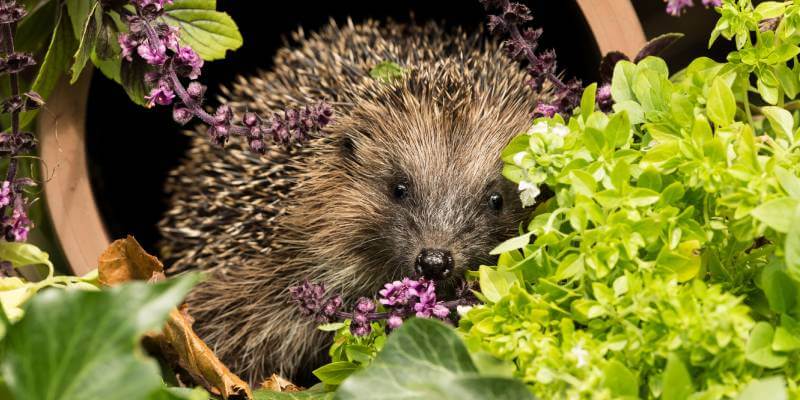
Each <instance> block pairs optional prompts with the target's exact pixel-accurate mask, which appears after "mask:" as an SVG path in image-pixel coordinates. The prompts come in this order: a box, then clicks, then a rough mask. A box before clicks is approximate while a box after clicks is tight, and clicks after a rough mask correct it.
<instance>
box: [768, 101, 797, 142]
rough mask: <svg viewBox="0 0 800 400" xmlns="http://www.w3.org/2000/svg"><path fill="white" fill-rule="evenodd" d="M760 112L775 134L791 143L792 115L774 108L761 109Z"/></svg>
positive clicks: (779, 108)
mask: <svg viewBox="0 0 800 400" xmlns="http://www.w3.org/2000/svg"><path fill="white" fill-rule="evenodd" d="M761 111H762V112H763V113H764V116H766V117H767V119H768V120H769V124H770V125H771V126H772V129H773V130H774V131H775V133H777V134H778V135H779V136H782V137H784V138H787V139H789V141H793V132H794V119H793V118H792V113H790V112H789V111H786V110H784V109H783V108H781V107H774V106H764V107H761Z"/></svg>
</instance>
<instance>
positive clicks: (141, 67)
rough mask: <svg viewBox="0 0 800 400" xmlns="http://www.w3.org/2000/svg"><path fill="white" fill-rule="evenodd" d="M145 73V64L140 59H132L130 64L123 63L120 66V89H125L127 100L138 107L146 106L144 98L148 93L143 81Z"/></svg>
mask: <svg viewBox="0 0 800 400" xmlns="http://www.w3.org/2000/svg"><path fill="white" fill-rule="evenodd" d="M146 72H147V63H146V62H145V61H144V60H142V59H141V58H134V59H133V60H132V61H131V62H124V63H122V65H121V66H120V72H119V77H120V83H121V84H122V88H123V89H125V93H127V94H128V98H130V99H131V101H132V102H134V103H136V104H138V105H140V106H146V105H147V100H145V98H144V97H145V96H146V95H147V94H148V92H149V90H148V88H147V85H146V84H145V79H144V75H145V73H146Z"/></svg>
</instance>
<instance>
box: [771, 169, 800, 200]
mask: <svg viewBox="0 0 800 400" xmlns="http://www.w3.org/2000/svg"><path fill="white" fill-rule="evenodd" d="M775 176H776V177H777V178H778V182H780V184H781V187H783V190H785V191H786V193H787V194H788V195H789V197H791V198H793V199H797V200H800V178H798V177H797V176H796V175H795V174H793V173H791V172H789V171H787V170H785V169H783V168H781V167H775Z"/></svg>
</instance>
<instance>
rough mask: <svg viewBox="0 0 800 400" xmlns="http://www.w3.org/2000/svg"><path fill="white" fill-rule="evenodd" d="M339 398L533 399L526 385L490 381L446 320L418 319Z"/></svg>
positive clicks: (338, 393) (399, 332)
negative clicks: (443, 321) (480, 371)
mask: <svg viewBox="0 0 800 400" xmlns="http://www.w3.org/2000/svg"><path fill="white" fill-rule="evenodd" d="M335 398H336V399H342V400H345V399H348V400H349V399H353V400H359V399H365V400H366V399H369V400H383V399H393V400H402V399H409V400H411V399H421V398H435V399H443V400H470V399H475V400H478V399H481V400H482V399H519V400H524V399H532V398H533V396H532V395H531V393H530V391H529V390H528V389H527V388H526V387H525V385H524V384H522V382H520V381H518V380H515V379H509V378H505V377H484V376H480V375H478V369H477V368H476V367H475V365H474V363H473V362H472V358H471V357H470V355H469V353H468V352H467V349H466V347H464V344H463V343H462V342H461V339H460V338H459V337H458V335H456V334H455V332H453V330H452V329H451V328H449V327H447V326H445V325H444V324H442V323H441V322H438V321H435V320H430V319H423V318H413V319H411V320H409V321H407V322H405V323H404V324H403V325H402V326H401V327H400V329H398V330H397V331H395V332H394V333H393V334H392V335H390V336H389V339H388V340H387V341H386V345H385V346H384V348H383V350H382V351H381V352H380V353H379V354H378V356H377V357H376V358H375V360H374V361H373V362H372V364H371V365H370V366H369V367H368V368H366V369H364V370H363V371H359V372H357V373H355V374H353V375H352V376H350V377H349V378H348V379H347V380H345V381H344V382H343V383H342V384H341V386H339V388H338V390H337V391H336V396H335Z"/></svg>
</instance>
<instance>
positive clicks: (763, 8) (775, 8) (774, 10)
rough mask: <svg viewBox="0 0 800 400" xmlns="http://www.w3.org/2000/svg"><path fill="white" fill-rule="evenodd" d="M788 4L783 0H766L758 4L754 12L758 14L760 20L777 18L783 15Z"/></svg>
mask: <svg viewBox="0 0 800 400" xmlns="http://www.w3.org/2000/svg"><path fill="white" fill-rule="evenodd" d="M785 9H786V6H785V5H784V4H783V3H782V2H777V1H765V2H763V3H760V4H759V5H757V6H756V8H755V10H754V12H755V13H756V14H758V16H759V20H762V19H768V18H776V17H780V16H782V15H783V11H784V10H785Z"/></svg>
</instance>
